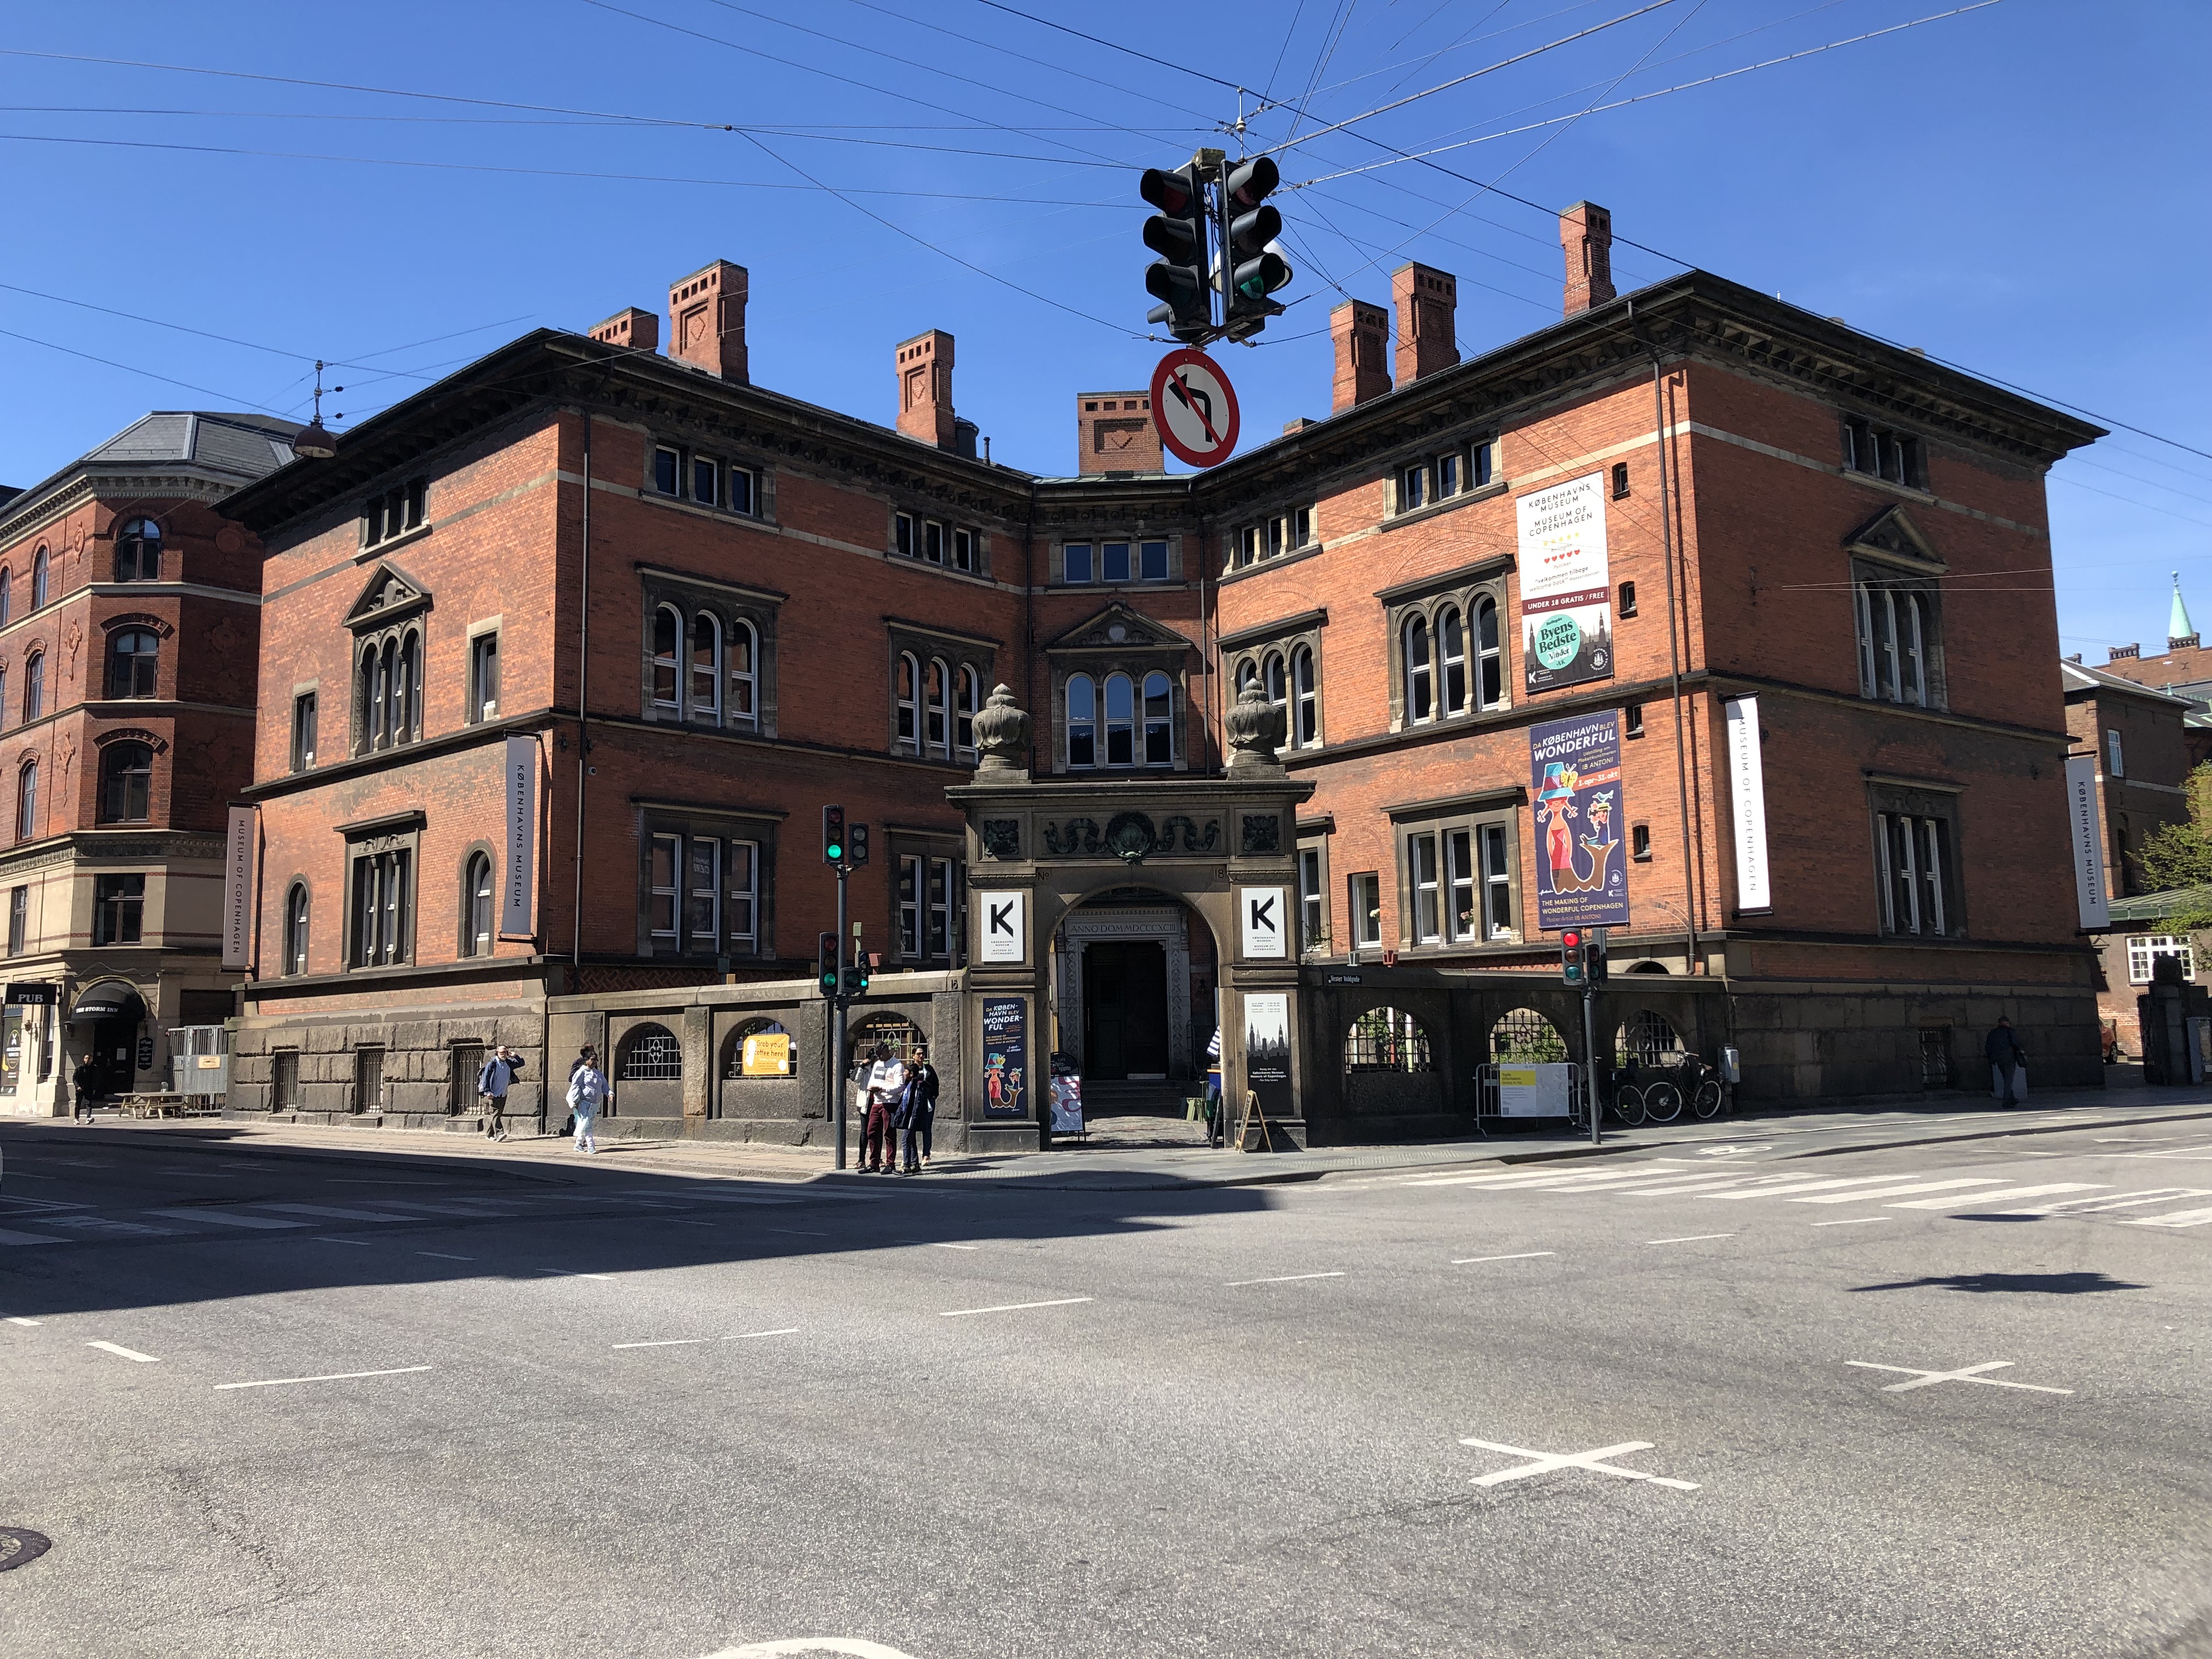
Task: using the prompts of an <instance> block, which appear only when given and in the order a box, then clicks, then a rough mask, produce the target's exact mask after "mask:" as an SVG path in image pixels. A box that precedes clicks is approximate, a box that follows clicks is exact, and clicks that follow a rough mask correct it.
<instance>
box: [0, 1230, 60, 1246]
mask: <svg viewBox="0 0 2212 1659" xmlns="http://www.w3.org/2000/svg"><path fill="white" fill-rule="evenodd" d="M68 1242H69V1241H68V1240H66V1239H61V1238H48V1237H46V1235H45V1234H43V1233H13V1232H9V1231H7V1230H6V1229H5V1228H0V1244H9V1245H12V1244H64V1243H68Z"/></svg>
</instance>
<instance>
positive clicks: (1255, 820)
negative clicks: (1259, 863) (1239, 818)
mask: <svg viewBox="0 0 2212 1659" xmlns="http://www.w3.org/2000/svg"><path fill="white" fill-rule="evenodd" d="M1244 850H1245V851H1246V852H1248V853H1279V852H1281V851H1282V850H1283V821H1282V819H1280V818H1279V817H1276V816H1275V815H1274V814H1273V813H1272V812H1266V813H1255V814H1254V815H1253V816H1252V817H1249V818H1247V819H1245V820H1244Z"/></svg>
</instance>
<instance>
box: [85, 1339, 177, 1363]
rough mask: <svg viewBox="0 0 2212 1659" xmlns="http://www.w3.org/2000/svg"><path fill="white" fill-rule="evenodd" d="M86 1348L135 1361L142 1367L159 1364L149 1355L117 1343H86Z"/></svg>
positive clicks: (158, 1361)
mask: <svg viewBox="0 0 2212 1659" xmlns="http://www.w3.org/2000/svg"><path fill="white" fill-rule="evenodd" d="M84 1346H86V1347H88V1348H97V1349H99V1350H100V1352H102V1353H112V1354H113V1355H115V1356H116V1358H118V1359H135V1360H137V1362H138V1363H139V1364H142V1365H158V1364H161V1361H160V1360H158V1359H156V1358H155V1357H154V1356H153V1355H152V1354H150V1353H140V1352H138V1350H137V1349H136V1348H126V1347H125V1346H123V1345H122V1344H121V1343H119V1342H88V1343H86V1344H85V1345H84Z"/></svg>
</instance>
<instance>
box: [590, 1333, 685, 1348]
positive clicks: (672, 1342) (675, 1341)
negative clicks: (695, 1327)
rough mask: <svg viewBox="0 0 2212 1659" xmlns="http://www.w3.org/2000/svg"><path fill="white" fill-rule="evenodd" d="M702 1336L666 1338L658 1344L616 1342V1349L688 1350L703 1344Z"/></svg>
mask: <svg viewBox="0 0 2212 1659" xmlns="http://www.w3.org/2000/svg"><path fill="white" fill-rule="evenodd" d="M705 1340H707V1339H706V1338H705V1337H703V1336H666V1337H663V1338H662V1339H661V1340H659V1341H658V1342H617V1343H616V1344H614V1345H613V1346H616V1347H617V1348H689V1347H693V1346H696V1345H698V1344H699V1343H702V1342H704V1341H705Z"/></svg>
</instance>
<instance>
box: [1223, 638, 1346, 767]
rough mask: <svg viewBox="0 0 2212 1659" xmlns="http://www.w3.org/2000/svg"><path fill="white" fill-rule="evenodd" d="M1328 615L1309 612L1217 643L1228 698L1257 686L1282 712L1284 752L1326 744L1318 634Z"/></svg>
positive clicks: (1319, 639)
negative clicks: (1219, 644)
mask: <svg viewBox="0 0 2212 1659" xmlns="http://www.w3.org/2000/svg"><path fill="white" fill-rule="evenodd" d="M1326 623H1328V612H1327V611H1306V612H1304V614H1303V615H1300V616H1296V617H1284V618H1282V619H1281V620H1279V621H1278V622H1273V623H1262V624H1261V625H1260V626H1258V627H1256V628H1248V629H1243V630H1241V631H1240V632H1238V633H1235V634H1231V635H1229V636H1228V637H1227V638H1225V639H1224V640H1223V641H1221V646H1222V653H1221V654H1222V668H1223V671H1225V673H1226V674H1227V675H1228V676H1229V684H1230V685H1231V695H1232V696H1234V695H1237V694H1238V693H1241V692H1242V691H1243V689H1244V688H1245V687H1246V686H1248V685H1255V684H1256V685H1257V686H1259V687H1260V689H1261V692H1262V694H1263V695H1265V696H1266V697H1267V701H1268V702H1269V703H1270V704H1272V705H1273V707H1275V708H1279V709H1280V710H1282V714H1283V743H1284V746H1285V748H1287V749H1294V750H1295V749H1318V748H1320V747H1321V746H1322V743H1323V742H1324V741H1325V740H1326V736H1327V733H1326V730H1325V727H1324V724H1323V720H1322V690H1321V677H1322V650H1321V638H1322V627H1323V626H1324V625H1325V624H1326Z"/></svg>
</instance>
